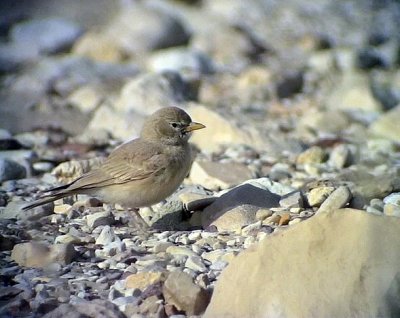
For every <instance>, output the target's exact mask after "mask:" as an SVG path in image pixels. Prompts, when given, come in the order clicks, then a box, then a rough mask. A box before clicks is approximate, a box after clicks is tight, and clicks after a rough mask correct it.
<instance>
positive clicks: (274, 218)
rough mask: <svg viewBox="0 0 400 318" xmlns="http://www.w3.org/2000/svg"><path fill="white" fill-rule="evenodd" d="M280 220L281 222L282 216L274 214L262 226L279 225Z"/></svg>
mask: <svg viewBox="0 0 400 318" xmlns="http://www.w3.org/2000/svg"><path fill="white" fill-rule="evenodd" d="M280 220H281V216H280V215H279V214H273V215H271V216H270V217H268V218H266V219H265V220H264V221H263V222H262V224H263V225H264V224H266V225H269V224H278V223H279V221H280Z"/></svg>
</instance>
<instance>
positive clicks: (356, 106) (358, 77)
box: [326, 71, 383, 112]
mask: <svg viewBox="0 0 400 318" xmlns="http://www.w3.org/2000/svg"><path fill="white" fill-rule="evenodd" d="M326 103H327V107H328V109H330V110H337V109H343V110H363V111H366V112H381V111H382V110H383V109H382V106H381V105H380V103H379V102H378V101H377V100H376V99H375V98H374V96H373V94H372V91H371V89H370V83H369V80H368V76H367V75H364V74H362V73H357V72H352V71H350V72H346V73H344V74H343V77H342V78H341V79H340V80H339V81H338V85H336V86H335V87H334V89H333V90H332V91H331V94H330V95H329V96H328V97H327V101H326Z"/></svg>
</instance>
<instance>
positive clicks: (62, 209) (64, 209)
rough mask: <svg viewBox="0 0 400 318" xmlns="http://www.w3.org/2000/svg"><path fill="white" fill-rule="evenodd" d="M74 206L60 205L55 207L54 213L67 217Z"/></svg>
mask: <svg viewBox="0 0 400 318" xmlns="http://www.w3.org/2000/svg"><path fill="white" fill-rule="evenodd" d="M71 208H72V206H71V205H69V204H60V205H56V206H54V213H56V214H64V215H67V214H68V213H69V211H70V210H71Z"/></svg>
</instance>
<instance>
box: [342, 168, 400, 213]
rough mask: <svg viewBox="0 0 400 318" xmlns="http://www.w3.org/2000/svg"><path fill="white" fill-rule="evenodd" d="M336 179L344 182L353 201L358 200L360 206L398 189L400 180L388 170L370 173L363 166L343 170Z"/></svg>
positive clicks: (399, 188)
mask: <svg viewBox="0 0 400 318" xmlns="http://www.w3.org/2000/svg"><path fill="white" fill-rule="evenodd" d="M385 170H387V169H385ZM337 179H338V180H342V181H345V182H346V184H347V185H348V187H349V188H350V191H351V193H352V195H353V201H354V200H355V199H357V201H360V202H359V204H360V206H361V207H362V205H363V204H367V203H368V202H369V201H370V200H371V199H374V198H377V199H379V198H384V197H385V196H387V195H388V194H390V193H392V192H397V191H399V190H400V186H399V184H400V180H399V178H398V177H397V175H396V174H394V173H390V172H381V173H374V174H372V173H371V171H370V170H369V169H368V168H363V167H356V169H352V170H348V171H343V172H342V173H341V174H339V175H338V176H337ZM371 180H373V182H371ZM353 201H352V204H353Z"/></svg>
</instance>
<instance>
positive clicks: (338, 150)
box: [328, 144, 353, 169]
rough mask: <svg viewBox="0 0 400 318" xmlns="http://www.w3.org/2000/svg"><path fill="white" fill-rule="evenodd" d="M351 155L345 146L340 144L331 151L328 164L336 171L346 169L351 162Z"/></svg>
mask: <svg viewBox="0 0 400 318" xmlns="http://www.w3.org/2000/svg"><path fill="white" fill-rule="evenodd" d="M352 159H353V158H352V154H351V151H350V148H349V147H348V146H347V145H344V144H341V145H338V146H336V147H335V148H333V149H332V152H331V154H330V156H329V160H328V163H329V164H330V165H331V166H332V167H335V168H336V169H342V168H344V167H347V166H349V165H350V164H351V162H352Z"/></svg>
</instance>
